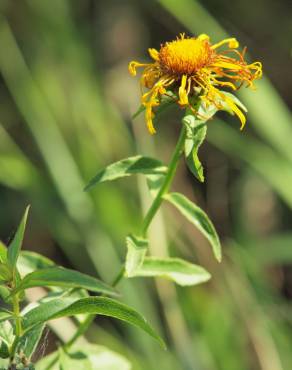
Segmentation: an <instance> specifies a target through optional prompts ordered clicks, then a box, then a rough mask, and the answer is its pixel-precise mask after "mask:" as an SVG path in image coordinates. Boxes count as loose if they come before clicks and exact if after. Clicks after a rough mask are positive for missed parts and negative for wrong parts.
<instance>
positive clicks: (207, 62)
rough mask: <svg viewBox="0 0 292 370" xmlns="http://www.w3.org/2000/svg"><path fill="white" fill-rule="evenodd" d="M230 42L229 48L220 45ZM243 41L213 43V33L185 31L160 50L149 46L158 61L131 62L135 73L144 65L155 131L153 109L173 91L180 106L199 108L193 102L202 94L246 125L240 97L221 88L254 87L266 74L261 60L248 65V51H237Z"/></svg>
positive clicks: (203, 98) (149, 112)
mask: <svg viewBox="0 0 292 370" xmlns="http://www.w3.org/2000/svg"><path fill="white" fill-rule="evenodd" d="M226 44H227V48H225V50H223V51H221V52H218V50H217V49H218V48H220V47H221V46H223V45H225V46H226ZM238 46H239V44H238V42H237V40H236V39H235V38H229V39H225V40H222V41H221V42H218V43H217V44H214V45H212V44H211V43H210V39H209V36H207V35H205V34H202V35H200V36H198V37H197V38H195V37H185V35H184V34H181V35H180V37H179V38H177V39H176V40H174V41H171V42H167V43H165V44H163V45H161V47H160V50H159V51H157V50H156V49H149V54H150V56H151V58H152V59H153V60H154V62H152V63H147V64H143V63H139V62H136V61H132V62H130V63H129V72H130V73H131V74H132V75H133V76H135V75H136V68H138V67H142V68H144V70H143V72H142V76H141V80H140V83H141V87H142V88H143V87H146V88H147V89H148V91H147V92H146V93H142V98H141V101H142V104H143V105H144V107H145V114H146V122H147V126H148V129H149V131H150V133H151V134H154V133H155V128H154V126H153V122H152V120H153V117H154V112H153V108H154V107H157V106H159V105H160V103H161V97H162V96H163V95H166V94H167V91H172V92H173V93H174V94H175V96H177V98H176V99H175V98H174V99H175V101H176V103H177V104H179V106H180V107H183V108H186V107H188V108H190V109H191V110H192V111H193V112H194V114H196V113H197V112H196V110H195V108H194V104H192V103H191V102H193V101H194V99H191V98H192V97H198V98H199V99H200V100H201V101H202V102H204V103H205V106H206V107H208V106H210V105H215V106H216V108H217V109H226V106H227V107H228V109H229V110H230V111H231V112H233V113H235V114H236V115H237V116H238V118H239V119H240V121H241V128H243V127H244V125H245V116H244V114H243V113H242V111H241V110H240V109H239V107H238V104H237V102H238V101H237V100H235V99H234V100H233V99H232V98H231V97H230V95H227V94H226V95H225V94H224V92H223V91H220V88H221V87H227V88H231V89H232V90H237V89H238V88H240V87H241V86H242V85H243V84H244V83H245V84H246V85H247V86H248V87H253V81H254V80H256V79H258V78H260V77H261V76H262V65H261V63H260V62H254V63H251V64H248V63H247V62H246V61H245V59H244V54H245V50H246V49H244V50H243V52H239V51H238V50H236V49H237V48H238Z"/></svg>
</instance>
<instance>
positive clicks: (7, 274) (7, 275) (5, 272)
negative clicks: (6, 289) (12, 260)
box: [0, 263, 12, 284]
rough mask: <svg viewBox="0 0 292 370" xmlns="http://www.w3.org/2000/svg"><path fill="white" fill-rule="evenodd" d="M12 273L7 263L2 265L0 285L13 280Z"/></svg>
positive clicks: (0, 268)
mask: <svg viewBox="0 0 292 370" xmlns="http://www.w3.org/2000/svg"><path fill="white" fill-rule="evenodd" d="M11 278H12V271H11V268H10V267H9V266H8V265H7V264H6V263H0V284H1V283H4V282H6V281H9V280H11Z"/></svg>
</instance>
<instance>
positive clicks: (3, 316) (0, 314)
mask: <svg viewBox="0 0 292 370" xmlns="http://www.w3.org/2000/svg"><path fill="white" fill-rule="evenodd" d="M11 317H12V315H11V313H10V312H7V311H2V310H1V311H0V322H2V321H6V320H8V319H10V318H11Z"/></svg>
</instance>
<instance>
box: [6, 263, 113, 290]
mask: <svg viewBox="0 0 292 370" xmlns="http://www.w3.org/2000/svg"><path fill="white" fill-rule="evenodd" d="M36 286H45V287H48V286H59V287H63V288H82V289H87V290H90V291H92V292H96V293H103V294H109V295H117V292H116V291H115V290H114V289H113V288H112V287H110V286H109V285H107V284H105V283H103V282H102V281H100V280H98V279H96V278H94V277H92V276H89V275H85V274H82V273H81V272H78V271H74V270H70V269H66V268H63V267H59V266H56V267H51V268H46V269H42V270H37V271H33V272H31V273H30V274H28V275H26V276H25V277H24V279H23V280H22V281H21V282H20V283H19V285H18V286H17V287H16V288H15V289H14V291H13V292H12V294H15V293H17V292H19V291H20V290H24V289H27V288H32V287H36Z"/></svg>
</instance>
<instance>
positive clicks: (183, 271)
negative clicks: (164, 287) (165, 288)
mask: <svg viewBox="0 0 292 370" xmlns="http://www.w3.org/2000/svg"><path fill="white" fill-rule="evenodd" d="M135 276H144V277H164V278H167V279H170V280H173V281H174V282H175V283H177V284H179V285H182V286H187V285H197V284H201V283H204V282H206V281H208V280H209V279H210V278H211V275H210V274H209V272H208V271H206V270H205V269H204V268H203V267H201V266H198V265H194V264H192V263H189V262H187V261H184V260H182V259H180V258H156V257H145V259H144V262H143V265H142V266H141V267H140V268H139V269H137V270H136V272H135Z"/></svg>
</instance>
